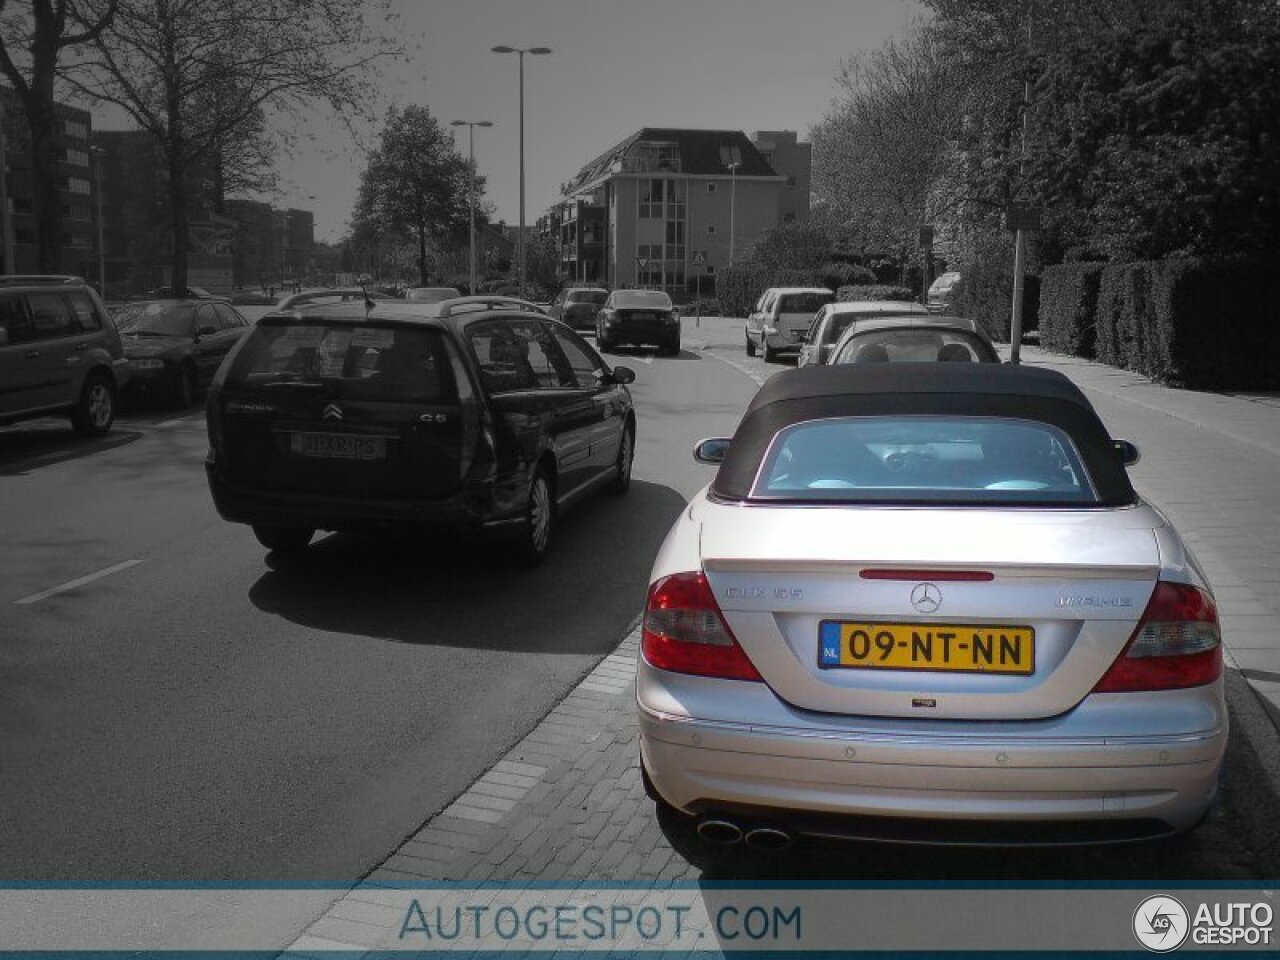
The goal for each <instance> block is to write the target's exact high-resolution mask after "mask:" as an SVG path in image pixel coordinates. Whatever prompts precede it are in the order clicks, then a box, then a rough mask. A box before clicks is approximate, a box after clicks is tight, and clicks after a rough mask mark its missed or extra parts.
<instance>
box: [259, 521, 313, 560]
mask: <svg viewBox="0 0 1280 960" xmlns="http://www.w3.org/2000/svg"><path fill="white" fill-rule="evenodd" d="M314 533H315V531H314V530H312V529H310V528H309V527H290V526H283V525H277V524H274V523H255V524H254V525H253V535H254V536H255V537H257V538H258V542H259V543H260V544H262V545H263V546H264V547H266V548H267V549H268V550H275V551H278V552H280V553H297V552H298V551H300V550H305V549H306V547H307V544H309V543H310V542H311V537H312V535H313V534H314Z"/></svg>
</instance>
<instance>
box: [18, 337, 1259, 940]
mask: <svg viewBox="0 0 1280 960" xmlns="http://www.w3.org/2000/svg"><path fill="white" fill-rule="evenodd" d="M685 339H686V344H687V345H690V346H692V347H693V349H686V350H685V351H684V352H683V353H681V355H680V356H678V357H675V358H655V357H654V356H653V355H652V354H651V353H650V352H648V351H643V352H629V351H623V352H620V353H618V354H615V355H613V356H612V357H611V359H612V360H613V362H615V363H625V364H627V365H629V366H632V367H633V368H634V369H635V370H636V372H637V374H638V378H637V381H636V383H635V385H634V387H633V394H634V396H635V398H636V403H637V410H638V413H639V416H640V423H639V437H638V446H637V458H636V468H635V476H636V481H635V483H634V484H633V486H632V490H631V492H630V493H629V494H628V495H627V496H626V497H625V498H622V499H612V498H608V497H602V498H600V499H597V500H593V501H591V502H589V503H587V504H585V505H584V506H582V507H580V508H579V509H577V510H575V511H573V512H572V513H570V514H568V515H567V516H566V517H565V518H564V523H563V525H562V526H561V528H560V531H559V534H560V536H559V540H558V542H557V543H556V545H555V549H554V553H553V556H552V557H551V559H550V560H549V561H548V562H547V563H546V564H545V565H544V566H542V567H540V568H538V569H536V570H522V569H518V568H512V567H509V566H506V565H504V564H502V563H500V562H495V561H494V560H493V558H492V557H490V556H488V555H486V554H484V553H482V552H477V551H461V552H460V551H459V550H458V549H457V547H456V546H455V545H450V544H440V543H435V542H432V541H430V540H422V539H418V540H404V541H400V542H394V543H376V542H373V541H370V540H366V539H362V538H357V537H351V536H330V537H327V538H325V539H323V540H321V541H318V542H317V543H315V544H313V546H312V548H311V549H310V551H309V552H308V555H307V556H306V557H305V558H304V559H303V560H301V561H298V562H292V563H289V564H288V565H285V566H280V565H273V564H272V563H269V562H268V560H267V557H266V555H265V551H264V550H263V549H262V548H261V547H260V546H259V545H258V544H257V542H256V540H254V538H253V536H252V534H251V533H250V532H249V530H248V529H247V528H244V527H240V526H234V525H231V524H227V523H224V522H223V521H222V520H220V519H219V518H218V517H217V515H216V513H215V512H214V510H213V507H212V504H211V503H210V500H209V497H208V492H207V490H206V488H205V483H204V477H203V471H202V461H203V456H204V450H205V440H204V433H203V418H202V417H201V415H200V414H199V412H198V411H196V410H192V411H188V412H186V413H181V414H179V413H175V412H172V411H157V410H143V411H134V412H131V413H130V414H129V415H128V416H126V417H125V418H124V419H123V420H122V422H120V423H119V424H118V426H117V428H116V430H115V431H114V432H113V434H112V435H111V436H109V437H108V438H106V439H104V440H100V441H82V440H79V439H78V438H76V437H75V436H74V434H72V433H71V431H70V430H69V428H68V427H67V426H66V425H65V424H64V423H62V422H60V421H48V422H41V423H36V424H27V425H23V426H20V427H14V428H9V429H6V430H0V489H2V490H3V496H0V540H2V541H3V543H4V544H5V546H6V549H4V550H3V551H0V811H2V812H3V815H0V879H6V880H21V879H51V880H72V879H118V880H136V879H151V878H164V879H181V880H202V879H233V880H234V879H254V878H263V879H266V878H271V879H320V878H323V879H329V880H351V879H355V878H358V877H360V876H362V875H364V874H365V873H366V872H367V871H368V870H369V869H370V868H372V867H373V866H374V865H376V864H377V863H379V862H380V861H381V860H382V859H383V858H385V857H386V856H387V854H389V853H390V852H391V851H392V850H393V849H395V847H396V846H398V844H399V843H400V841H401V840H402V839H403V838H404V837H405V836H407V835H408V834H410V833H412V832H413V831H415V830H416V828H417V827H418V826H419V825H421V824H422V823H423V821H424V820H426V819H428V818H429V817H430V816H432V815H433V814H434V813H436V812H437V811H439V810H440V809H441V808H443V807H444V806H445V805H446V804H447V803H448V802H449V801H450V800H451V799H452V798H453V797H454V796H456V795H457V794H458V793H460V792H461V791H462V790H463V789H465V788H466V787H467V786H468V785H469V784H470V783H471V781H472V780H474V779H475V777H477V776H478V775H479V774H480V773H481V772H483V771H484V770H485V769H486V768H487V767H489V766H490V765H491V764H492V763H493V762H494V761H495V760H496V759H497V758H498V757H500V756H501V755H502V754H503V753H504V752H505V750H506V748H507V747H508V746H509V745H510V744H512V743H513V742H514V741H516V740H517V739H519V738H520V737H521V736H522V735H523V734H524V733H525V732H527V730H528V729H529V728H530V727H532V725H533V724H534V723H535V722H536V721H537V720H538V719H539V718H540V717H541V716H542V715H543V714H544V713H545V712H546V711H547V710H548V709H549V708H550V707H551V705H552V704H554V703H555V702H556V701H557V700H558V699H559V698H560V697H561V696H563V695H564V693H566V692H567V691H568V690H569V689H570V688H571V687H572V686H573V685H574V683H575V682H576V680H577V679H578V678H579V677H581V676H582V675H583V674H584V673H585V672H586V671H587V670H589V669H590V667H591V666H592V665H594V663H595V662H596V661H597V660H598V659H599V658H600V657H601V656H602V655H604V654H605V653H607V652H609V651H610V650H612V648H613V647H614V646H615V645H616V643H617V642H618V640H619V639H620V638H621V637H622V636H623V635H624V634H625V633H626V632H627V629H628V628H629V626H630V625H631V623H632V622H633V621H634V619H635V617H636V615H637V614H638V612H639V610H640V608H641V605H642V603H643V596H644V589H645V586H646V583H647V577H648V571H649V566H650V564H651V561H652V558H653V555H654V553H655V551H656V549H657V547H658V544H659V543H660V541H661V539H662V537H663V536H664V535H665V532H666V530H667V528H668V527H669V525H670V523H671V522H672V520H673V519H674V517H675V515H676V514H677V512H678V511H679V510H680V509H681V507H682V506H683V504H684V502H685V500H686V499H687V498H688V497H689V496H690V495H691V494H692V493H694V492H695V491H696V490H697V489H698V488H699V487H701V486H702V484H703V483H705V482H706V480H707V479H708V477H709V474H708V472H707V470H706V468H704V467H701V466H699V465H697V464H696V463H694V462H693V460H692V458H691V457H690V455H689V451H690V449H691V447H692V445H693V443H694V442H695V441H696V440H698V439H700V438H702V437H705V436H709V435H715V434H725V433H730V432H732V430H733V428H734V426H735V425H736V423H737V420H738V417H739V415H740V412H741V410H742V408H743V406H744V405H745V403H746V402H747V400H748V399H749V398H750V397H751V395H752V394H753V393H754V391H755V389H756V386H757V383H758V382H761V381H763V380H764V379H765V378H766V377H767V376H768V375H770V374H771V373H773V372H776V371H777V370H779V369H783V368H782V367H781V366H778V365H766V364H764V363H763V361H761V360H760V359H758V358H756V359H749V358H747V357H746V356H745V353H744V352H743V349H742V344H741V342H740V340H741V338H740V336H738V335H736V334H735V333H734V328H733V327H732V325H731V324H728V323H727V322H717V321H710V322H708V323H707V324H706V325H705V326H704V327H702V328H700V329H699V328H695V327H694V325H693V323H692V321H688V320H687V321H686V331H685ZM1104 415H1105V414H1104ZM1144 452H1146V454H1147V456H1146V457H1145V458H1144V464H1148V465H1150V466H1148V467H1147V469H1150V468H1152V467H1154V466H1155V465H1157V464H1160V463H1164V464H1166V465H1168V464H1169V463H1171V462H1172V460H1173V458H1174V457H1175V455H1176V451H1175V450H1173V449H1172V448H1171V449H1170V450H1168V451H1162V450H1160V448H1159V445H1158V444H1152V445H1148V446H1147V447H1144ZM103 571H109V572H108V573H107V574H106V575H104V576H101V577H99V578H98V579H94V580H91V581H89V582H86V583H83V584H81V585H80V586H77V587H74V588H72V589H68V590H65V591H63V592H56V593H49V591H51V590H55V589H57V588H59V587H60V586H63V585H65V584H67V583H69V582H74V581H76V580H78V579H80V578H85V577H87V576H92V575H94V574H97V573H101V572H103ZM32 598H36V599H34V600H32ZM22 601H29V602H22ZM1228 800H1229V801H1230V802H1228V803H1224V804H1220V805H1218V807H1216V808H1215V811H1214V813H1213V814H1212V816H1211V817H1210V819H1209V821H1208V822H1207V823H1206V824H1205V825H1204V826H1203V827H1202V828H1201V829H1199V830H1198V831H1196V832H1195V833H1194V834H1193V835H1192V837H1191V838H1188V839H1187V840H1186V841H1180V842H1179V844H1178V845H1165V846H1160V847H1155V848H1150V847H1147V848H1142V847H1135V848H1125V849H1123V850H1120V849H1115V850H1112V849H1103V850H1090V851H1079V852H1078V851H1066V852H1054V853H1052V854H1046V855H1044V856H1036V857H1033V858H1030V859H1027V858H1022V859H1020V860H1017V861H1016V863H1019V864H1023V865H1024V866H1025V867H1026V868H1027V870H1026V872H1025V873H1024V872H1022V871H1021V870H1020V869H1019V868H1018V867H1016V866H1011V867H1010V869H1012V870H1013V872H1014V873H1015V874H1018V875H1023V876H1027V877H1028V878H1030V879H1035V878H1037V877H1043V876H1048V875H1054V876H1073V877H1089V878H1095V879H1098V880H1105V879H1109V878H1112V877H1116V876H1125V877H1149V878H1151V879H1158V878H1160V877H1172V876H1196V877H1200V878H1210V879H1215V878H1221V879H1226V878H1244V877H1261V876H1264V875H1270V874H1268V873H1267V872H1266V870H1265V868H1263V867H1260V866H1259V865H1258V863H1257V862H1256V859H1255V857H1254V855H1253V853H1252V852H1251V851H1250V850H1249V849H1248V848H1247V846H1246V844H1245V843H1244V842H1243V841H1242V840H1241V838H1240V836H1239V835H1238V830H1237V829H1236V827H1237V823H1236V822H1235V820H1234V819H1233V817H1234V816H1235V815H1234V814H1233V811H1235V810H1239V809H1241V808H1242V806H1245V807H1247V806H1248V804H1249V803H1250V796H1249V794H1248V787H1247V785H1239V782H1238V781H1236V783H1233V782H1232V781H1231V780H1230V779H1229V780H1228ZM677 846H680V847H681V853H682V854H684V855H685V856H686V857H687V858H688V859H690V860H691V861H692V862H694V863H695V864H700V865H702V866H703V868H704V870H706V872H707V875H709V876H712V877H720V878H733V877H751V876H757V877H762V878H763V877H770V878H778V877H779V876H780V875H782V874H785V876H788V877H792V878H794V879H801V878H805V877H808V878H824V879H836V878H845V879H858V878H861V879H866V878H868V877H881V878H885V879H888V878H893V877H919V876H921V875H925V876H957V877H959V876H976V875H983V873H984V871H983V869H982V862H983V858H986V857H989V855H988V854H985V853H984V854H982V855H980V856H972V855H959V854H955V855H953V854H951V853H947V852H938V851H929V852H923V853H915V852H913V851H909V850H907V851H904V850H902V849H901V848H875V849H874V851H868V850H866V849H865V848H861V847H848V846H844V847H840V848H838V849H837V848H831V849H826V848H824V850H823V853H822V855H821V856H818V857H814V858H812V859H811V860H805V862H797V861H796V860H795V859H794V858H793V859H791V860H789V861H785V862H789V863H790V864H791V866H789V867H787V866H783V865H782V864H783V863H784V862H783V861H778V862H773V863H772V864H771V865H769V866H768V867H767V869H763V870H762V868H761V867H760V865H759V864H755V865H754V866H753V865H752V864H742V863H728V862H721V861H720V860H719V859H718V858H716V857H714V856H712V855H710V854H708V852H707V851H705V850H701V849H700V848H698V847H697V846H696V845H694V844H688V845H687V849H685V848H684V847H683V846H681V845H680V844H677ZM709 857H710V858H711V859H710V860H708V858H709ZM850 858H852V860H851V859H850ZM702 861H707V862H705V863H703V862H702ZM1014 862H1015V861H1010V863H1011V864H1012V863H1014ZM991 866H992V869H995V867H994V864H991ZM300 922H301V921H300ZM286 925H287V924H286ZM282 942H283V941H282Z"/></svg>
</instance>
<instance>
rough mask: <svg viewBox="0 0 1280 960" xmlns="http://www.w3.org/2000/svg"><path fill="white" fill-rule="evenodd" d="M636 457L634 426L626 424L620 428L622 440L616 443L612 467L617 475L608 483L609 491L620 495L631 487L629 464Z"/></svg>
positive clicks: (630, 464) (632, 462) (633, 461)
mask: <svg viewBox="0 0 1280 960" xmlns="http://www.w3.org/2000/svg"><path fill="white" fill-rule="evenodd" d="M635 459H636V428H635V427H633V426H632V425H631V424H627V425H626V426H625V427H624V428H623V430H622V442H621V443H620V444H619V445H618V459H617V460H615V461H614V464H613V469H614V470H616V471H618V475H617V476H616V477H614V478H613V482H611V483H610V484H609V492H610V493H612V494H616V495H618V496H621V495H622V494H624V493H626V492H627V491H628V490H630V489H631V466H632V464H634V463H635Z"/></svg>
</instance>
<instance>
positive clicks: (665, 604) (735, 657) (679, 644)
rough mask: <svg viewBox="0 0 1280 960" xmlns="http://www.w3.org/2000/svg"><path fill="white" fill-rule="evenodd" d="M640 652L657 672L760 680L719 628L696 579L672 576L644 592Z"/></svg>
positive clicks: (706, 591)
mask: <svg viewBox="0 0 1280 960" xmlns="http://www.w3.org/2000/svg"><path fill="white" fill-rule="evenodd" d="M640 651H641V653H642V654H643V655H644V658H645V660H646V661H647V662H648V663H649V664H650V665H651V666H654V667H657V668H658V669H659V670H671V671H672V672H674V673H692V674H696V675H698V676H700V677H719V678H721V679H724V680H760V679H762V678H761V676H760V674H759V673H757V672H756V668H755V666H754V665H753V664H752V663H751V661H750V660H749V659H747V655H746V653H744V652H743V650H742V648H741V647H740V646H738V641H737V640H735V639H734V636H733V633H732V632H731V631H730V630H729V625H728V624H726V623H725V622H724V617H723V616H721V614H720V608H719V607H718V606H717V605H716V601H715V597H713V596H712V595H711V587H710V586H709V585H708V584H707V578H706V577H704V576H703V575H702V573H700V572H699V573H674V574H672V575H671V576H669V577H663V578H662V579H661V580H659V581H658V582H657V583H655V584H654V585H653V586H652V587H650V588H649V599H648V602H647V603H646V604H645V608H644V629H643V631H642V632H641V639H640Z"/></svg>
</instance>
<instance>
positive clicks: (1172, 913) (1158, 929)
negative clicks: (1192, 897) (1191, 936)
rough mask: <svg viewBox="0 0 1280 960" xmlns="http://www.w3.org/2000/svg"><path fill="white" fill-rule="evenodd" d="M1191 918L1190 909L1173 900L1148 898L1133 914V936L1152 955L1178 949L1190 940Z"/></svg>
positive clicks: (1169, 898)
mask: <svg viewBox="0 0 1280 960" xmlns="http://www.w3.org/2000/svg"><path fill="white" fill-rule="evenodd" d="M1190 926H1191V918H1190V917H1189V916H1188V915H1187V908H1186V907H1184V906H1183V905H1182V904H1181V903H1179V902H1178V901H1177V900H1175V899H1173V897H1167V896H1165V895H1164V894H1160V895H1158V896H1154V897H1147V899H1145V900H1143V901H1142V902H1141V903H1140V904H1138V909H1137V910H1135V911H1134V912H1133V935H1134V936H1135V937H1137V938H1138V942H1139V943H1140V944H1142V945H1143V946H1144V947H1146V948H1147V949H1148V950H1150V951H1152V952H1153V953H1168V952H1169V951H1170V950H1177V949H1178V947H1180V946H1182V943H1183V941H1185V940H1186V939H1187V931H1188V930H1189V929H1190Z"/></svg>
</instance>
